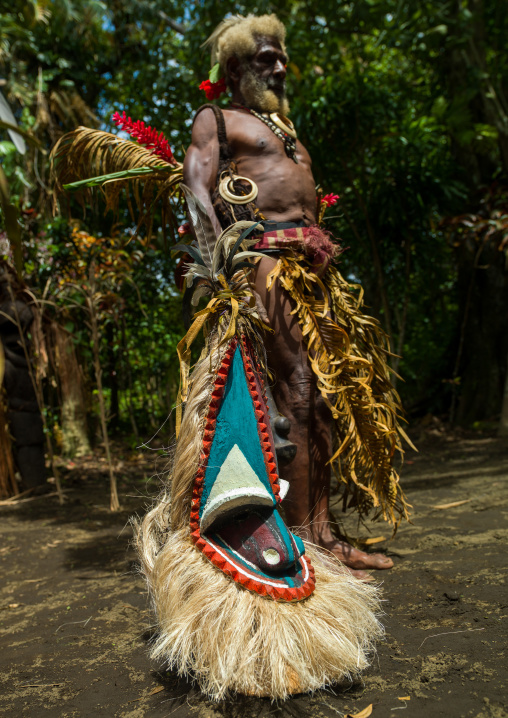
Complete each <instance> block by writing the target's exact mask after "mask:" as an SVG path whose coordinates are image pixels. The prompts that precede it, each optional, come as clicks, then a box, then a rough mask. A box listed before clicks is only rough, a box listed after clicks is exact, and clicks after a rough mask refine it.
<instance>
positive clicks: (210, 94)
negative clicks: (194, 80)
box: [199, 77, 227, 100]
mask: <svg viewBox="0 0 508 718" xmlns="http://www.w3.org/2000/svg"><path fill="white" fill-rule="evenodd" d="M199 89H200V90H204V92H205V95H206V99H207V100H216V99H217V98H218V97H220V96H221V95H222V93H223V92H226V89H227V86H226V78H225V77H221V79H220V80H219V81H218V82H211V81H210V80H203V82H202V83H201V85H200V86H199Z"/></svg>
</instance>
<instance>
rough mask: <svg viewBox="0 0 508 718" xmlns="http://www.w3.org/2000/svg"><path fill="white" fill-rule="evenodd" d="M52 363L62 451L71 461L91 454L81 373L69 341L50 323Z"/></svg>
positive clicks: (68, 338)
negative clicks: (57, 391)
mask: <svg viewBox="0 0 508 718" xmlns="http://www.w3.org/2000/svg"><path fill="white" fill-rule="evenodd" d="M52 329H53V340H54V348H55V363H56V369H57V372H58V382H59V384H60V390H61V397H62V414H61V416H62V449H63V453H64V455H65V456H67V457H69V458H74V457H76V456H85V455H86V454H90V453H91V448H90V440H89V437H88V423H87V417H86V402H85V393H84V388H83V384H84V381H83V373H82V370H81V367H80V366H79V364H78V360H77V358H76V352H75V349H74V342H73V341H72V337H71V336H70V335H69V334H68V333H67V332H66V331H65V329H63V328H62V327H61V326H59V325H58V324H56V323H53V326H52Z"/></svg>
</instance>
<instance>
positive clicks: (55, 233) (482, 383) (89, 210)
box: [0, 0, 508, 441]
mask: <svg viewBox="0 0 508 718" xmlns="http://www.w3.org/2000/svg"><path fill="white" fill-rule="evenodd" d="M2 8H3V9H2V10H0V92H1V93H2V96H3V98H4V99H5V101H6V104H7V105H8V106H9V107H10V108H11V110H12V112H13V115H14V118H15V121H16V122H17V124H18V126H19V127H20V129H21V131H22V132H23V133H24V137H25V139H26V152H25V154H24V155H23V154H21V153H20V152H19V147H17V146H16V144H15V143H14V142H13V137H12V133H11V134H8V129H9V128H10V130H11V131H12V123H11V122H8V121H7V120H6V119H5V117H4V116H3V115H1V122H0V161H1V165H2V168H3V169H2V171H3V175H1V176H0V180H2V177H3V176H4V177H5V181H3V184H2V187H3V188H4V189H3V194H2V197H3V198H4V200H3V202H2V205H1V208H2V213H1V220H0V221H1V223H2V224H1V227H0V232H4V233H5V232H7V233H9V236H10V237H11V239H12V240H13V244H14V249H15V251H16V252H17V253H18V255H19V256H18V259H19V261H18V267H19V269H20V270H21V271H22V274H23V276H24V279H25V281H26V282H27V283H28V284H29V286H30V287H31V289H32V291H33V292H34V293H35V294H36V295H37V296H38V297H39V298H44V299H45V300H47V304H46V305H45V312H46V313H49V315H51V317H52V318H53V319H55V320H56V321H58V322H59V323H60V324H61V325H62V326H64V327H67V331H68V332H69V333H70V334H71V335H72V338H73V342H74V346H75V350H76V356H77V357H78V363H79V364H80V365H81V367H82V369H83V377H82V379H81V380H80V381H81V382H82V384H83V386H84V387H85V389H86V392H87V393H88V396H89V400H88V413H89V418H90V416H91V426H92V427H93V426H94V423H96V421H95V420H94V418H93V416H94V412H97V408H96V404H97V402H96V401H94V400H93V396H94V395H93V393H91V392H93V391H97V383H96V382H97V378H96V376H94V372H93V371H92V370H91V368H90V367H91V366H92V364H93V361H92V356H93V341H94V339H93V337H92V336H91V334H90V331H89V327H87V324H86V321H89V319H90V317H88V319H86V321H85V315H86V312H85V310H84V309H83V306H84V304H85V303H86V296H89V295H87V292H90V291H91V290H90V283H91V282H92V283H93V285H94V289H93V292H95V294H97V296H96V297H95V299H94V300H93V302H95V304H94V305H93V306H94V307H95V310H96V312H97V321H98V326H99V333H98V337H96V339H97V341H98V346H97V350H98V351H99V353H100V365H101V367H102V372H103V377H102V383H103V391H104V397H105V402H106V404H105V406H106V409H105V411H106V412H107V414H108V417H109V419H108V428H109V431H115V430H121V431H123V432H128V433H131V434H132V435H133V436H135V437H136V438H135V440H136V441H139V439H140V438H145V437H147V436H148V435H149V434H150V435H151V434H153V433H154V432H155V431H156V430H157V428H158V427H159V426H160V425H161V424H163V422H164V421H165V419H166V417H167V416H168V414H169V412H170V410H171V407H172V406H173V405H174V402H175V399H176V394H177V386H178V359H177V355H176V346H177V344H178V341H179V340H180V338H181V337H182V336H183V334H184V328H183V326H182V324H181V320H180V306H181V299H180V296H179V292H178V290H177V289H176V287H175V280H174V272H175V260H174V259H173V257H172V255H171V252H170V249H171V241H172V240H171V239H170V237H171V232H170V231H169V230H171V229H173V233H174V230H175V229H176V226H177V225H173V227H169V226H168V221H169V219H168V218H169V217H170V214H169V208H168V207H167V206H165V205H164V203H163V204H162V205H161V206H159V207H158V209H157V210H156V213H155V216H154V222H153V226H149V227H145V228H142V227H141V226H140V225H138V220H139V218H140V212H139V210H141V216H142V215H143V210H146V209H147V208H151V207H152V203H153V202H154V200H155V199H156V198H157V197H159V198H160V197H166V196H168V197H169V195H165V194H164V192H162V194H161V189H164V190H166V189H168V188H169V189H171V186H172V185H171V181H172V179H174V178H175V174H176V173H178V171H179V168H178V166H176V167H175V166H174V165H173V164H172V163H171V157H172V155H171V154H166V160H164V158H163V157H160V156H159V157H157V156H155V155H153V154H151V155H150V154H149V150H146V149H144V148H143V147H142V146H141V145H139V147H138V149H137V150H135V151H137V152H138V153H145V155H146V160H147V167H151V168H152V169H153V167H155V165H157V167H160V169H161V171H160V176H159V175H153V173H152V174H150V175H149V179H146V181H145V180H143V178H142V177H134V178H130V177H128V178H127V179H125V181H124V182H122V183H121V184H120V183H117V185H116V186H115V185H109V186H108V185H106V186H105V187H104V188H103V189H101V188H98V189H95V190H93V195H92V194H90V193H88V194H86V192H88V189H87V190H86V192H81V193H77V194H75V195H73V196H72V197H71V198H70V199H69V200H68V201H65V202H62V203H61V209H62V215H61V216H60V217H56V218H55V217H53V215H52V209H53V207H54V204H55V195H54V192H53V185H52V180H51V177H50V167H49V150H50V148H51V147H52V146H53V145H54V144H55V143H56V142H58V141H59V140H60V138H61V137H62V136H63V135H64V134H65V133H68V132H74V135H73V137H74V140H75V141H79V142H82V143H83V147H84V149H85V152H89V153H92V154H93V141H94V138H97V137H103V136H104V133H111V143H112V146H113V145H114V146H115V147H118V148H119V153H120V154H121V147H122V142H121V140H122V138H125V137H126V135H125V132H126V131H127V132H129V133H130V134H131V135H132V133H133V132H134V133H136V132H137V133H138V134H137V135H136V134H134V135H133V136H134V137H136V136H138V138H141V139H143V137H145V139H146V137H148V134H150V132H151V135H150V137H151V140H152V143H153V146H162V145H161V143H162V139H161V137H160V133H161V132H163V133H164V137H165V138H166V139H167V140H168V142H169V145H170V146H171V151H172V153H173V154H174V157H175V158H176V160H177V161H178V162H181V161H183V157H184V148H185V147H186V146H187V145H188V143H189V139H190V125H191V118H192V114H193V112H194V111H195V109H197V107H198V106H199V105H200V104H202V103H203V102H204V101H205V98H204V94H203V92H200V90H199V85H200V84H201V83H202V81H203V80H205V79H206V77H207V76H208V70H209V58H207V57H206V55H204V54H203V53H202V52H201V51H200V44H201V43H202V42H203V41H204V39H205V38H206V37H207V34H208V33H209V32H210V31H211V30H212V29H213V27H214V26H215V25H216V23H218V22H219V20H220V19H222V17H223V16H224V14H225V13H226V12H249V11H250V10H251V6H250V5H249V6H248V5H246V4H245V5H244V4H243V3H237V2H235V3H233V2H230V1H229V0H228V1H226V2H224V1H223V2H220V3H219V2H217V0H205V1H204V2H202V3H189V2H179V1H175V0H165V2H161V1H160V0H150V1H147V0H125V1H124V2H116V1H115V2H111V3H104V2H99V1H98V0H96V1H94V2H89V1H86V0H72V2H71V0H51V1H50V0H15V1H14V2H13V3H12V5H10V6H9V7H8V8H7V6H6V5H5V4H3V5H2ZM256 11H257V12H259V13H262V12H272V11H276V12H277V13H278V14H279V16H280V17H281V19H282V20H283V22H284V23H285V24H286V26H287V30H288V46H289V49H290V64H289V67H288V70H289V77H288V84H289V94H290V101H291V106H292V117H293V119H294V122H295V125H296V128H297V130H298V134H299V137H300V138H301V139H302V141H303V142H304V144H306V145H307V146H308V148H309V150H310V152H311V155H312V157H313V162H314V172H315V176H316V181H317V182H318V183H319V185H320V186H321V187H322V189H323V192H324V193H331V192H336V193H337V194H338V195H340V199H339V200H338V202H337V204H336V205H335V206H334V207H333V208H331V209H329V210H328V212H327V214H326V215H325V217H326V223H327V226H328V228H329V229H330V230H331V231H332V232H333V233H334V235H335V236H336V237H340V238H341V239H342V242H343V245H344V246H345V247H347V248H348V249H347V251H346V252H344V253H343V254H342V255H341V263H340V271H341V273H342V274H343V275H344V276H345V277H347V278H348V280H350V281H354V282H360V283H361V284H362V286H363V290H364V293H365V298H366V303H367V305H369V306H370V309H371V311H372V313H373V315H375V316H376V317H377V318H379V319H380V320H381V322H382V324H383V327H384V329H385V330H386V331H387V332H388V333H389V334H390V335H391V337H392V345H393V348H394V349H395V352H396V353H397V354H398V355H400V356H401V357H402V358H401V359H399V358H394V360H393V363H394V368H395V369H396V370H397V371H398V373H399V374H400V375H401V376H402V377H403V378H404V380H405V382H404V383H400V384H399V386H398V387H397V388H398V390H399V391H400V394H401V396H402V400H403V403H404V404H405V407H406V409H407V410H408V411H409V412H410V413H412V414H414V415H422V414H425V413H427V412H440V413H443V414H445V415H447V416H450V412H451V417H452V419H453V420H455V421H461V422H463V423H466V424H472V423H474V422H478V421H486V420H487V421H492V420H494V421H496V420H497V418H498V417H499V413H500V411H501V403H502V395H503V386H504V382H505V379H506V365H507V355H508V344H507V342H508V339H506V337H507V336H508V333H507V332H506V331H505V330H504V329H502V328H501V324H502V320H501V317H504V319H505V318H506V315H507V311H508V290H507V286H508V280H507V276H508V275H507V269H506V258H505V256H506V255H505V253H506V241H507V236H508V231H507V228H506V221H505V219H506V215H507V213H508V206H507V198H506V197H507V195H506V189H505V188H506V186H507V182H508V180H507V170H508V90H507V83H508V49H507V46H506V42H505V38H506V35H507V31H508V19H507V15H506V13H505V12H504V11H503V8H502V4H501V3H498V2H495V0H475V1H474V2H473V0H461V1H460V2H456V1H453V2H452V0H429V1H428V2H425V3H421V2H416V0H408V2H405V3H400V2H398V1H397V2H395V0H351V1H350V2H339V1H337V2H334V3H332V4H331V5H329V6H326V8H325V6H323V5H322V4H317V3H314V2H311V1H310V0H305V1H304V0H282V1H281V2H278V3H277V4H274V3H271V2H268V1H266V0H260V1H259V2H258V3H257V6H256ZM226 102H227V98H225V97H222V98H221V99H219V100H218V103H219V104H225V103H226ZM114 113H118V115H115V119H116V122H115V121H113V115H114ZM124 113H125V114H124ZM127 118H133V119H132V121H130V123H129V122H127ZM137 121H138V122H139V123H141V122H144V125H141V124H136V122H137ZM116 125H118V126H119V127H117V126H116ZM80 126H84V127H87V128H89V129H88V130H86V131H85V130H79V131H78V130H77V128H78V127H80ZM153 128H157V130H156V131H155V130H153ZM131 130H132V132H131ZM148 130H150V132H148ZM140 133H141V134H140ZM143 133H144V134H143ZM147 133H148V134H147ZM154 133H155V134H154ZM65 141H66V142H67V141H69V140H65ZM157 143H159V145H157ZM18 144H19V143H18ZM166 149H167V148H166V146H165V145H164V151H166ZM65 150H66V146H65V144H61V145H60V147H59V150H58V152H59V154H57V158H60V159H61V158H64V157H65ZM168 158H170V159H169V160H168ZM95 159H96V161H97V168H98V172H97V174H101V173H104V174H106V173H108V172H110V171H120V170H121V171H125V170H128V169H129V158H128V157H127V156H125V157H123V159H124V160H125V161H124V164H123V165H122V164H121V163H120V164H119V163H117V162H115V163H113V165H107V162H106V158H105V157H100V156H96V157H95ZM108 161H109V160H108ZM112 167H113V169H112ZM57 169H58V168H57ZM67 169H68V170H69V171H68V174H67V177H66V178H63V177H61V178H60V181H61V182H73V181H75V180H79V179H84V177H83V176H82V174H80V168H79V167H75V168H74V169H73V171H72V172H71V170H70V169H69V168H67ZM71 169H72V168H71ZM74 170H75V171H74ZM128 182H129V185H128V184H127V183H128ZM120 187H121V189H122V190H125V191H122V193H121V194H120V192H119V189H120ZM6 188H7V189H6ZM104 199H105V200H106V201H105V202H104ZM132 200H134V202H132ZM167 201H169V200H167ZM136 204H137V205H138V206H137V207H136ZM10 208H13V209H10ZM108 208H114V210H115V211H114V212H107V211H106V212H105V209H106V210H107V209H108ZM173 210H174V211H175V212H176V215H173V216H174V217H175V219H174V220H173V221H174V222H177V221H178V220H179V219H182V220H183V217H181V216H180V214H179V209H178V207H176V206H173ZM14 211H15V214H13V212H14ZM136 230H139V232H140V237H139V238H136V237H135V235H136ZM16 235H19V239H16ZM133 237H134V238H133ZM0 240H1V234H0ZM0 246H1V245H0ZM480 250H481V251H480ZM80 307H81V309H80ZM95 310H94V311H95ZM500 322H501V324H500ZM500 332H502V333H503V337H505V338H504V339H502V340H500V339H499V334H500ZM49 394H51V392H49ZM49 394H48V397H49ZM90 397H91V398H90ZM50 400H51V401H53V403H54V404H55V407H54V411H55V412H56V413H55V416H56V419H55V420H56V423H57V424H58V422H59V421H60V419H59V413H58V412H59V409H58V401H56V399H54V398H53V399H51V398H50V397H49V398H48V401H50ZM173 428H174V424H173V421H172V419H171V420H170V421H169V423H168V424H167V425H166V428H165V430H164V433H163V440H164V441H167V438H168V436H169V434H170V431H172V430H173ZM166 429H167V431H166Z"/></svg>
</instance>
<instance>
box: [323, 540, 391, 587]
mask: <svg viewBox="0 0 508 718" xmlns="http://www.w3.org/2000/svg"><path fill="white" fill-rule="evenodd" d="M319 545H320V546H322V547H323V548H325V549H326V550H327V551H330V553H333V555H334V556H336V558H338V559H339V561H341V562H342V563H343V564H344V565H345V566H347V567H348V568H349V570H350V572H351V573H352V574H353V576H356V578H360V579H367V578H369V576H370V574H368V573H367V571H366V570H365V569H367V570H368V569H377V570H382V569H386V568H392V566H393V561H392V559H391V558H388V556H385V555H384V554H382V553H366V552H365V551H360V549H357V548H355V547H354V546H351V544H349V543H347V541H341V540H339V539H334V540H332V541H323V540H322V539H321V540H320V541H319Z"/></svg>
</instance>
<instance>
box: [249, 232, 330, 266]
mask: <svg viewBox="0 0 508 718" xmlns="http://www.w3.org/2000/svg"><path fill="white" fill-rule="evenodd" d="M252 249H254V250H258V251H263V250H264V249H294V250H296V251H297V252H301V253H302V254H305V255H306V256H307V257H309V259H311V260H312V266H313V267H314V269H315V270H316V273H317V274H318V275H320V274H323V273H324V272H325V271H326V270H327V268H328V265H329V264H330V262H331V261H332V259H334V258H335V257H337V256H338V255H339V254H340V253H341V252H342V249H341V248H340V246H339V245H338V244H336V243H335V242H333V241H332V240H331V239H330V234H329V233H328V232H326V231H325V230H323V229H321V228H320V227H318V226H317V225H312V226H311V227H293V228H291V229H276V230H272V231H270V232H265V233H264V234H263V238H262V239H260V240H259V242H258V243H257V244H255V245H254V247H253V248H252Z"/></svg>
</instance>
